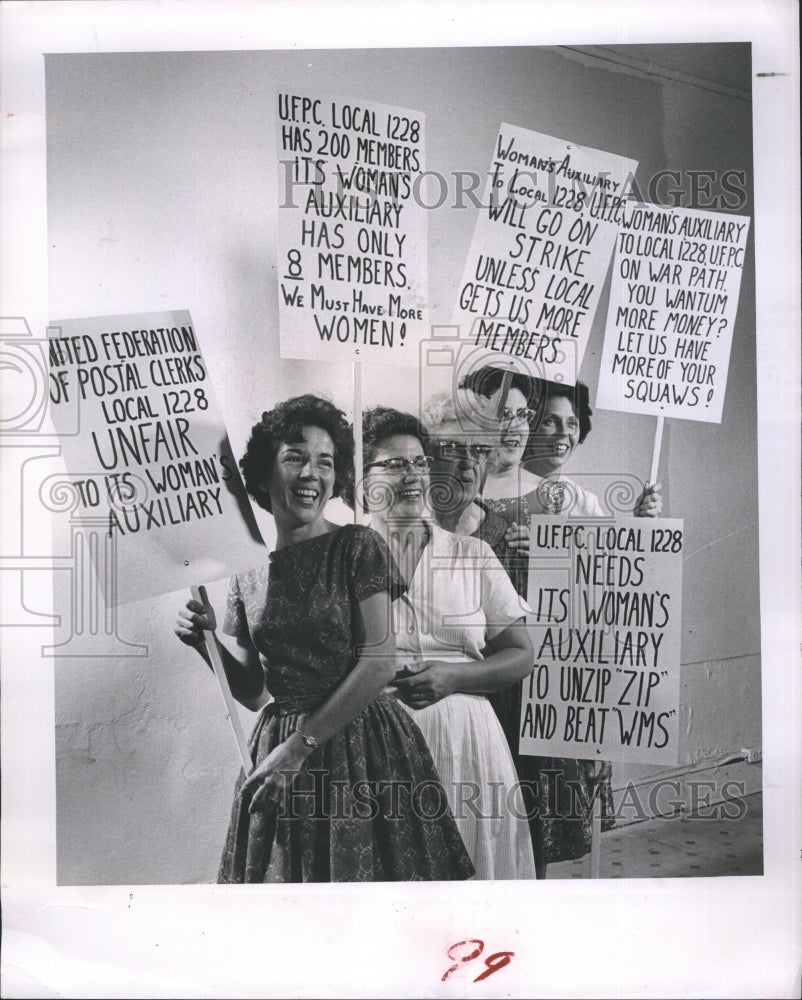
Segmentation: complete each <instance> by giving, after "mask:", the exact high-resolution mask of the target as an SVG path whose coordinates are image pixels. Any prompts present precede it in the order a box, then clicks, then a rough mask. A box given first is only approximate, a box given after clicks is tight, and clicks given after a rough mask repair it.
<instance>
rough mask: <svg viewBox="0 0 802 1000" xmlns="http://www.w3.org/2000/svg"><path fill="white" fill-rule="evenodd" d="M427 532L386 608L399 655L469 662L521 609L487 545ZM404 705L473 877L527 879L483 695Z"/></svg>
mask: <svg viewBox="0 0 802 1000" xmlns="http://www.w3.org/2000/svg"><path fill="white" fill-rule="evenodd" d="M429 530H430V540H429V543H428V544H427V545H426V547H425V548H424V550H423V554H422V556H421V559H420V561H419V563H418V566H417V568H416V570H415V574H414V576H413V578H412V580H411V582H410V584H409V588H408V590H407V594H406V597H405V599H403V600H399V601H396V603H395V605H394V610H395V613H396V620H397V625H398V626H399V627H398V634H397V643H398V649H399V653H400V654H401V655H402V658H403V657H404V656H406V657H407V658H408V659H410V660H412V661H418V662H419V661H420V660H423V661H426V660H450V661H460V662H465V660H466V659H467V660H474V661H476V662H477V663H478V662H480V661H481V660H482V658H483V657H482V650H483V649H484V648H485V646H486V645H487V641H488V639H490V638H493V637H494V636H496V635H498V634H499V633H500V632H502V631H504V629H506V628H507V627H508V626H509V625H510V624H511V623H512V622H514V621H516V620H517V619H519V618H521V617H523V615H524V613H525V612H524V610H522V608H521V602H520V600H519V598H518V595H517V594H516V592H515V589H514V588H513V586H512V585H511V583H510V581H509V578H508V576H507V574H506V573H505V571H504V569H503V568H502V567H501V565H500V564H499V561H498V560H497V559H496V557H495V556H494V555H493V552H492V550H491V549H490V547H489V546H488V545H486V544H485V543H484V542H482V541H480V540H479V539H477V538H471V537H468V536H465V535H455V534H451V533H450V532H447V531H444V530H443V529H441V528H439V527H438V526H437V525H433V524H429ZM410 608H412V609H414V614H412V613H411V612H410V610H409V609H410ZM405 707H406V706H405ZM407 711H408V712H409V713H410V715H411V716H412V718H414V720H415V722H416V723H417V724H418V726H419V727H420V729H421V731H422V732H423V735H424V736H425V737H426V741H427V743H428V744H429V747H430V749H431V751H432V757H433V758H434V762H435V765H436V767H437V770H438V773H439V774H440V779H441V781H442V782H443V785H444V786H445V789H446V794H447V795H448V797H449V802H450V804H451V809H452V811H453V813H454V816H455V819H456V822H457V826H458V827H459V831H460V833H461V835H462V839H463V840H464V842H465V845H466V847H467V848H468V852H469V854H470V856H471V859H472V861H473V863H474V866H475V868H476V877H477V879H530V878H534V877H535V866H534V856H533V853H532V844H531V841H530V837H529V831H528V827H527V821H526V817H525V813H524V802H523V799H522V796H521V793H520V789H519V788H518V776H517V774H516V772H515V766H514V764H513V761H512V755H511V754H510V749H509V747H508V745H507V740H506V739H505V736H504V733H503V731H502V729H501V726H500V724H499V720H498V719H497V718H496V716H495V714H494V712H493V709H492V707H491V705H490V703H489V701H488V700H487V698H486V697H485V696H484V695H481V694H461V693H457V694H451V695H448V696H447V697H445V698H442V699H441V700H440V701H438V702H435V703H434V704H433V705H428V706H426V707H425V708H421V709H413V708H408V709H407Z"/></svg>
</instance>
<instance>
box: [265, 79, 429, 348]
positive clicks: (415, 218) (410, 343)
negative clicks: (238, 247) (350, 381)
mask: <svg viewBox="0 0 802 1000" xmlns="http://www.w3.org/2000/svg"><path fill="white" fill-rule="evenodd" d="M277 145H278V156H279V197H280V199H281V200H280V204H279V213H278V217H279V226H278V265H277V266H278V284H279V326H280V351H281V356H282V357H284V358H306V359H308V360H313V361H365V362H371V361H373V362H375V363H378V364H402V365H415V364H417V363H418V344H419V342H420V340H421V339H422V338H423V337H425V336H426V335H428V331H429V311H428V296H427V275H426V231H427V229H426V208H425V207H424V205H423V202H422V199H421V197H420V182H421V174H422V171H423V164H424V116H423V115H422V114H421V113H419V112H417V111H408V110H406V109H404V108H395V107H390V106H389V105H385V104H376V103H374V102H372V101H350V102H349V101H343V100H337V99H333V98H330V97H327V98H323V97H320V96H319V95H318V96H314V97H311V96H309V95H301V94H298V93H296V92H294V91H288V92H282V93H280V94H279V95H278V135H277ZM282 178H283V181H282Z"/></svg>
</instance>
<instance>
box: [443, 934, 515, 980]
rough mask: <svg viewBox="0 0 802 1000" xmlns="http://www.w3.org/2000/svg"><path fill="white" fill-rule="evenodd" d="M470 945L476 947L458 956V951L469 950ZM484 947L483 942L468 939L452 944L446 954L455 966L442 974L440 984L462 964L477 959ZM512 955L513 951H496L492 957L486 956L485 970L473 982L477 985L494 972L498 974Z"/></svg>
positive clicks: (476, 939) (508, 962) (477, 939)
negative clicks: (453, 961)
mask: <svg viewBox="0 0 802 1000" xmlns="http://www.w3.org/2000/svg"><path fill="white" fill-rule="evenodd" d="M471 945H476V947H475V948H473V949H472V950H470V951H469V952H468V953H467V954H464V955H460V954H458V953H457V952H458V950H463V949H465V948H470V946H471ZM484 947H485V943H484V941H480V940H479V938H468V940H467V941H457V943H456V944H452V945H451V947H450V948H449V949H448V951H447V952H446V954H447V955H448V957H449V958H451V959H454V960H455V964H454V965H452V966H451V968H450V969H447V970H446V971H445V972H444V973H443V978H442V979H441V980H440V982H441V983H444V982H445V981H446V979H448V977H449V976H450V975H451V973H452V972H456V970H457V969H458V968H459V967H460V965H461V964H462V963H463V962H472V961H473V960H474V959H475V958H478V957H479V956H480V955H481V954H482V952H483V951H484ZM514 954H515V952H514V951H497V952H496V953H495V954H494V955H488V957H487V958H486V959H485V965H486V966H487V968H486V969H485V971H484V972H481V973H480V974H479V975H478V976H477V977H476V979H474V982H475V983H479V982H481V981H482V980H483V979H487V977H488V976H492V975H493V973H494V972H498V970H499V969H503V968H504V966H505V965H509V964H510V959H511V958H512V956H513V955H514Z"/></svg>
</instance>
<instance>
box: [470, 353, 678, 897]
mask: <svg viewBox="0 0 802 1000" xmlns="http://www.w3.org/2000/svg"><path fill="white" fill-rule="evenodd" d="M503 380H504V373H503V372H502V371H500V370H499V369H495V368H482V369H480V370H479V371H477V372H474V373H472V374H471V375H470V376H469V377H468V378H466V379H465V380H464V385H465V386H467V387H469V388H471V389H472V390H473V391H475V392H478V393H480V394H481V395H482V396H484V397H485V398H486V399H487V400H488V401H489V405H490V407H491V411H492V412H494V413H496V414H498V416H499V420H500V433H499V443H498V445H497V447H496V449H495V450H494V452H493V454H492V456H491V458H490V460H489V463H488V475H487V478H486V480H485V486H484V491H483V500H484V503H485V505H486V506H487V509H488V510H489V511H491V512H493V513H495V514H497V515H499V516H501V517H504V518H505V519H506V520H507V521H508V523H509V524H510V533H509V535H508V543H509V541H510V539H512V540H513V542H512V543H513V544H515V545H517V546H518V553H519V555H518V558H517V559H516V557H514V556H513V557H509V558H508V563H511V564H512V567H513V570H512V575H511V578H512V580H513V582H514V583H515V585H516V588H517V589H518V591H519V593H520V594H521V595H522V596H524V597H525V596H526V584H527V579H528V537H527V538H526V539H522V538H521V537H520V534H519V533H520V532H521V531H526V530H527V529H526V528H525V527H524V526H528V524H529V519H530V517H531V515H532V514H560V513H561V514H565V515H566V516H569V515H570V516H574V517H580V516H581V517H603V516H604V512H603V510H602V508H601V505H600V503H599V501H598V498H597V497H596V496H595V494H593V493H591V492H589V491H587V490H584V489H583V488H582V487H581V486H579V485H578V484H576V483H574V482H572V481H571V480H569V479H567V478H566V477H565V476H564V475H563V474H562V470H563V467H564V465H565V463H566V462H567V461H568V460H569V459H570V457H571V455H572V454H573V453H574V451H575V450H576V448H577V447H578V446H579V445H580V444H581V443H582V442H583V441H584V440H585V438H586V437H587V435H588V434H589V432H590V428H591V422H590V418H591V416H592V410H591V408H590V403H589V398H588V390H587V386H585V385H583V384H582V383H581V382H580V383H577V385H576V386H568V385H564V384H560V383H554V382H545V381H540V382H537V381H535V380H534V379H529V378H527V377H526V376H524V375H520V374H515V375H514V376H513V379H512V383H511V385H510V387H509V391H508V394H507V398H506V400H505V401H504V405H503V406H501V412H500V413H499V406H500V404H501V402H502V401H501V394H502V391H503ZM532 427H534V428H535V429H534V431H533V430H532ZM661 510H662V498H661V496H660V484H659V483H658V484H655V485H654V486H647V487H646V488H645V489H644V490H643V492H642V493H641V495H640V497H639V499H638V502H637V504H636V506H635V510H634V512H633V513H634V514H635V516H636V517H657V516H659V514H660V511H661ZM492 701H493V706H494V708H495V709H496V712H497V714H498V716H499V719H500V720H501V722H502V725H503V726H504V731H505V732H506V734H507V737H508V739H509V741H510V747H511V749H512V751H513V757H514V759H515V765H516V767H517V769H518V773H519V775H520V777H521V779H522V780H523V782H524V789H525V790H527V791H528V790H529V789H530V788H536V790H537V800H536V801H534V802H533V801H528V802H527V809H528V811H529V812H530V814H531V815H532V822H531V824H530V826H531V832H532V840H533V844H534V848H535V860H536V862H537V866H538V877H539V878H545V877H546V870H547V866H548V864H549V863H550V862H555V861H564V860H569V859H573V858H579V857H582V856H583V855H584V854H587V852H588V851H589V850H590V837H591V813H592V809H591V807H592V799H593V794H594V791H595V790H596V789H597V788H598V795H599V797H600V800H601V806H602V829H603V830H605V829H609V828H610V827H612V825H613V821H612V818H611V817H612V813H613V800H612V788H611V783H610V777H611V773H612V767H611V765H610V764H609V762H607V761H604V762H601V767H600V770H599V772H598V773H594V772H595V767H594V762H593V761H586V760H572V759H569V758H562V757H530V756H527V755H522V754H519V753H518V751H517V746H518V727H519V720H520V713H521V686H520V685H515V686H514V687H511V688H509V689H508V690H507V691H504V692H501V693H500V694H498V695H496V696H494V698H493V699H492ZM577 799H578V800H579V803H580V804H581V808H580V809H579V810H577V808H576V802H577Z"/></svg>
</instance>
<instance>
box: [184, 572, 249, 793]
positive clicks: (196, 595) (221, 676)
mask: <svg viewBox="0 0 802 1000" xmlns="http://www.w3.org/2000/svg"><path fill="white" fill-rule="evenodd" d="M190 592H191V593H192V598H193V600H195V601H200V603H201V604H203V605H204V607H206V606H208V604H209V600H208V598H207V597H206V588H205V587H190ZM206 632H207V630H206V629H204V630H203V641H204V643H205V645H206V651H207V652H208V654H209V659H210V661H211V664H212V670H213V671H214V676H215V677H216V678H217V683H218V684H219V685H220V693H221V694H222V696H223V701H224V702H225V706H226V714H227V717H228V721H229V722H230V723H231V731H232V732H233V734H234V740H235V742H236V744H237V748H238V750H239V755H240V759H241V760H242V766H243V767H244V768H245V773H246V774H250V773H251V771H252V770H253V761H252V760H251V754H250V751H249V750H248V741H247V740H246V739H245V733H244V732H243V731H242V724H241V723H240V720H239V715H238V714H237V706H236V705H235V704H234V696H233V695H232V694H231V688H230V687H229V686H228V678H227V677H226V671H225V667H224V666H223V659H222V657H221V656H220V646H219V645H218V642H217V636H216V635H215V634H214V631H211V632H209V634H208V635H207V634H206Z"/></svg>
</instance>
